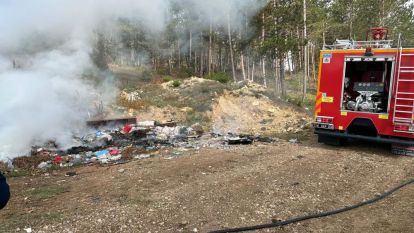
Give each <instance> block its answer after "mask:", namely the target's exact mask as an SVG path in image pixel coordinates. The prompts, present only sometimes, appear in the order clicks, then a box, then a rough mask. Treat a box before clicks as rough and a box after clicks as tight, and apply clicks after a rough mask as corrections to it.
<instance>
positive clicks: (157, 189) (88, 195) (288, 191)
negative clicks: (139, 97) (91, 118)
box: [0, 136, 414, 233]
mask: <svg viewBox="0 0 414 233" xmlns="http://www.w3.org/2000/svg"><path fill="white" fill-rule="evenodd" d="M315 138H316V137H314V136H310V139H309V140H308V141H306V142H303V143H299V144H293V143H289V142H286V141H283V140H279V141H277V142H274V143H271V144H265V143H263V144H261V143H256V144H253V145H247V146H232V147H229V148H227V149H225V150H217V149H210V148H204V149H200V150H192V151H187V152H185V153H184V154H183V155H181V156H179V157H177V158H174V159H165V158H158V157H155V158H150V159H146V160H136V161H132V162H130V163H127V164H122V165H116V166H109V167H102V166H96V165H94V166H86V167H85V166H83V167H76V168H72V169H71V170H74V171H76V172H77V174H78V175H77V176H74V177H66V176H65V174H66V172H67V170H58V171H54V172H50V174H49V175H45V174H42V175H34V176H22V177H12V178H9V182H10V184H11V189H12V199H11V201H10V203H9V205H8V207H7V208H6V209H4V210H2V211H0V220H1V224H0V232H16V231H20V232H24V230H23V229H24V228H27V227H31V228H32V230H33V231H34V232H146V233H147V232H152V233H154V232H208V231H210V230H217V229H221V228H225V227H237V226H245V225H252V224H261V223H269V222H271V220H272V219H278V220H283V219H286V218H289V217H293V216H297V215H302V214H304V213H310V212H314V211H323V210H331V209H334V208H338V207H343V206H347V205H350V204H353V203H356V202H359V201H362V200H365V199H368V198H372V197H374V196H375V195H376V194H378V193H382V192H383V191H385V190H387V189H390V188H391V187H392V186H395V185H397V184H399V183H400V182H401V181H403V180H405V179H407V178H410V177H412V176H414V166H413V165H414V160H413V158H411V157H400V156H394V155H392V154H391V153H390V152H389V150H388V148H387V147H386V146H381V145H375V144H374V145H373V144H361V143H352V144H353V145H350V146H346V147H330V146H324V145H320V144H318V143H317V142H316V139H315ZM413 192H414V185H412V186H408V187H406V188H404V189H402V190H400V191H398V192H397V193H395V194H393V195H392V196H391V197H389V198H387V199H384V200H382V201H380V202H378V203H375V204H373V205H369V206H365V207H362V208H360V209H356V210H353V211H350V212H346V213H342V214H339V215H336V216H331V217H326V218H322V219H316V220H308V221H305V222H302V223H298V224H293V225H289V226H285V227H283V228H275V229H269V230H263V231H260V232H414V230H413V229H414V221H413V219H414V199H413V198H412V197H413Z"/></svg>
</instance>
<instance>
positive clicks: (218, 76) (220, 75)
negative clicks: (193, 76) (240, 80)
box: [204, 72, 231, 83]
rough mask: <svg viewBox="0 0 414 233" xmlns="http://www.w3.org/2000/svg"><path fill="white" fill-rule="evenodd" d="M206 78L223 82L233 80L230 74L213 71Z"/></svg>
mask: <svg viewBox="0 0 414 233" xmlns="http://www.w3.org/2000/svg"><path fill="white" fill-rule="evenodd" d="M204 78H206V79H210V80H215V81H218V82H221V83H227V82H229V81H230V80H231V77H230V75H229V74H227V73H224V72H217V73H211V74H209V75H206V76H205V77H204Z"/></svg>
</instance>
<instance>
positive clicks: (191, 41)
mask: <svg viewBox="0 0 414 233" xmlns="http://www.w3.org/2000/svg"><path fill="white" fill-rule="evenodd" d="M189 49H190V54H189V55H190V56H189V57H190V62H191V61H192V57H191V56H192V53H193V51H192V50H193V31H192V29H190V46H189Z"/></svg>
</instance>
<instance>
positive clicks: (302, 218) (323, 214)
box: [210, 178, 414, 233]
mask: <svg viewBox="0 0 414 233" xmlns="http://www.w3.org/2000/svg"><path fill="white" fill-rule="evenodd" d="M413 183H414V178H411V179H410V180H407V181H405V182H403V183H401V184H400V185H398V186H396V187H394V188H392V189H390V190H388V191H386V192H384V193H382V194H380V195H377V196H376V197H374V198H372V199H369V200H366V201H362V202H359V203H357V204H355V205H351V206H346V207H342V208H339V209H335V210H331V211H326V212H320V213H311V214H308V215H303V216H298V217H294V218H290V219H287V220H284V221H273V222H272V223H267V224H260V225H254V226H245V227H237V228H228V229H222V230H217V231H211V232H210V233H228V232H243V231H254V230H260V229H266V228H275V227H280V226H285V225H289V224H292V223H297V222H302V221H305V220H309V219H314V218H322V217H326V216H330V215H335V214H339V213H342V212H346V211H350V210H353V209H356V208H359V207H362V206H365V205H369V204H372V203H374V202H377V201H379V200H382V199H384V198H386V197H388V196H389V195H391V194H392V193H394V192H396V191H398V190H399V189H401V188H403V187H405V186H407V185H409V184H413Z"/></svg>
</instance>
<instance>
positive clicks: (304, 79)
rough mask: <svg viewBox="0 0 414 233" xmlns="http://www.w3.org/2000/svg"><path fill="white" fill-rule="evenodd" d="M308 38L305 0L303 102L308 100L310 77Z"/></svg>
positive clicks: (304, 3)
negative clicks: (308, 75) (308, 80)
mask: <svg viewBox="0 0 414 233" xmlns="http://www.w3.org/2000/svg"><path fill="white" fill-rule="evenodd" d="M306 38H307V35H306V0H303V40H304V42H305V45H304V51H303V56H304V59H303V61H304V69H303V83H302V85H303V89H302V103H303V102H305V100H306V91H307V79H308V77H307V70H308V64H307V61H308V58H307V56H308V46H307V45H306V43H307V42H306Z"/></svg>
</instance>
